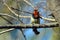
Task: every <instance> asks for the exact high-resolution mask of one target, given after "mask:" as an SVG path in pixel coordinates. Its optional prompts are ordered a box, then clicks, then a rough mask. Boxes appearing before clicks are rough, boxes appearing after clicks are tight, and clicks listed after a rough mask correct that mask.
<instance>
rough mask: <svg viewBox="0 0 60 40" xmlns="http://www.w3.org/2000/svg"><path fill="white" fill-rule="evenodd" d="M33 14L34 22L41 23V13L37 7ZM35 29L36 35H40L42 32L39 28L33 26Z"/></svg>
mask: <svg viewBox="0 0 60 40" xmlns="http://www.w3.org/2000/svg"><path fill="white" fill-rule="evenodd" d="M32 16H33V17H31V22H32V24H40V20H39V18H40V15H39V12H38V9H37V8H35V9H34V12H33V14H32ZM33 31H34V33H35V34H36V35H38V34H39V33H40V32H38V30H37V28H33Z"/></svg>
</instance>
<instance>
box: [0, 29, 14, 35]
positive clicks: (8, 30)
mask: <svg viewBox="0 0 60 40" xmlns="http://www.w3.org/2000/svg"><path fill="white" fill-rule="evenodd" d="M14 29H15V28H11V29H7V30H4V31H1V32H0V35H1V34H3V33H6V32H10V31H12V30H14Z"/></svg>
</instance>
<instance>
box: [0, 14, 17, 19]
mask: <svg viewBox="0 0 60 40" xmlns="http://www.w3.org/2000/svg"><path fill="white" fill-rule="evenodd" d="M0 16H8V17H11V18H13V19H15V20H18V19H17V18H15V17H13V16H11V15H8V14H5V13H4V14H2V13H0Z"/></svg>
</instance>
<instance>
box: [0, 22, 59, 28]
mask: <svg viewBox="0 0 60 40" xmlns="http://www.w3.org/2000/svg"><path fill="white" fill-rule="evenodd" d="M58 26H59V25H58V23H57V22H56V23H47V24H16V25H0V28H51V27H58Z"/></svg>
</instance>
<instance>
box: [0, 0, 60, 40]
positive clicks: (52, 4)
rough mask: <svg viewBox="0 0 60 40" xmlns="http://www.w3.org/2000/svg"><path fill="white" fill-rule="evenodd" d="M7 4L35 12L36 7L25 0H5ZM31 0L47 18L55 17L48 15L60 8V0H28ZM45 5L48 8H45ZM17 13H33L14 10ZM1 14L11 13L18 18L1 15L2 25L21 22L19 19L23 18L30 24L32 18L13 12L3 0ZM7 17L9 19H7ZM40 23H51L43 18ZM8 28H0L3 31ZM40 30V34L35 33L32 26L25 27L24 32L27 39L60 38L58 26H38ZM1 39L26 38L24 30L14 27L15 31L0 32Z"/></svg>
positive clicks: (16, 39)
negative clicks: (17, 15) (20, 16)
mask: <svg viewBox="0 0 60 40" xmlns="http://www.w3.org/2000/svg"><path fill="white" fill-rule="evenodd" d="M4 1H5V2H6V4H8V6H9V7H13V8H17V9H20V10H23V11H27V12H31V13H32V12H33V11H34V9H33V8H32V7H31V6H30V5H28V4H27V3H26V2H24V0H4ZM27 1H28V2H30V3H31V4H32V5H33V6H37V7H39V10H38V11H39V13H41V15H42V16H43V17H47V18H53V17H52V16H48V15H49V14H51V13H52V10H55V9H56V10H57V12H58V13H59V11H58V10H60V8H59V7H60V0H27ZM44 7H45V8H46V9H44ZM14 11H15V12H16V13H17V14H19V15H23V16H30V15H31V14H28V13H24V12H20V11H16V10H14ZM0 14H9V15H11V16H14V17H15V18H17V19H18V20H15V19H13V18H11V17H7V16H0V25H8V24H9V25H11V24H12V25H13V24H20V23H21V22H20V21H19V20H22V21H23V22H24V24H30V22H31V21H30V18H19V17H16V16H15V15H14V14H13V13H11V12H10V11H9V9H8V8H7V7H6V6H5V5H4V3H3V0H0ZM5 19H7V20H8V21H7V20H5ZM40 23H41V24H44V23H50V21H46V20H43V19H40ZM4 30H7V28H6V29H0V32H1V31H4ZM38 31H39V32H40V34H39V35H35V34H34V32H33V31H32V29H31V28H29V29H23V33H24V35H25V37H26V40H60V27H58V28H56V27H55V28H38ZM0 40H25V38H24V36H23V34H22V32H21V30H20V29H14V30H13V31H10V32H6V33H3V34H0Z"/></svg>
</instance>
